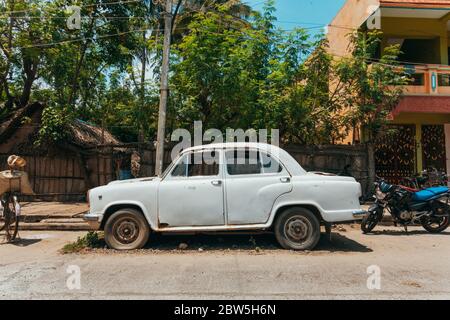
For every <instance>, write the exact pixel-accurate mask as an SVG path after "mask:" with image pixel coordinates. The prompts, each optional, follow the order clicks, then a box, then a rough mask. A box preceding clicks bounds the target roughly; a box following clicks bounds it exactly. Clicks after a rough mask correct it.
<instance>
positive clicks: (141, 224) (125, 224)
mask: <svg viewBox="0 0 450 320" xmlns="http://www.w3.org/2000/svg"><path fill="white" fill-rule="evenodd" d="M104 231H105V241H106V244H107V245H108V247H109V248H111V249H116V250H135V249H141V248H142V247H144V246H145V244H146V243H147V241H148V238H149V236H150V227H149V225H148V223H147V220H146V219H145V217H144V216H143V215H142V213H141V212H139V211H137V210H134V209H121V210H118V211H117V212H115V213H113V214H112V215H111V216H110V217H109V219H108V220H107V221H106V224H105V228H104Z"/></svg>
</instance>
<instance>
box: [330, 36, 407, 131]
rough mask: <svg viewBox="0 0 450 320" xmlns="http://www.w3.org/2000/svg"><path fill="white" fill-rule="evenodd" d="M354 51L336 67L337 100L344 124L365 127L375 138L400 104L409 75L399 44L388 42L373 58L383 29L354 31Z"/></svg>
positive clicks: (352, 126) (335, 102)
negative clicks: (404, 68)
mask: <svg viewBox="0 0 450 320" xmlns="http://www.w3.org/2000/svg"><path fill="white" fill-rule="evenodd" d="M350 36H351V45H352V48H353V54H352V56H351V57H349V58H344V59H341V60H340V61H339V63H338V64H337V66H336V68H335V79H336V81H338V82H339V83H338V84H336V86H335V88H334V90H335V91H334V95H335V96H336V97H337V98H336V100H335V101H332V103H334V104H338V105H340V106H342V107H343V108H345V110H346V113H345V115H344V116H343V120H344V123H343V125H345V126H347V128H349V129H350V128H354V127H357V126H360V127H363V128H365V129H366V133H367V135H368V136H367V137H366V138H367V139H366V140H372V139H373V138H375V137H376V136H377V135H378V133H379V131H380V129H381V128H382V127H383V126H384V125H385V124H386V121H387V116H388V114H389V112H390V111H392V109H393V108H394V107H395V106H396V105H397V103H398V101H399V98H400V96H401V94H402V93H403V86H404V85H406V84H408V82H409V78H408V77H407V75H406V73H405V72H404V71H403V69H402V68H401V67H400V66H399V64H398V62H397V57H398V55H399V54H400V47H399V46H398V45H393V46H388V47H386V48H384V50H383V52H381V57H380V59H374V58H373V57H374V56H375V55H376V52H377V50H379V46H380V41H381V33H380V32H379V31H371V32H368V33H361V32H360V33H354V34H351V35H350Z"/></svg>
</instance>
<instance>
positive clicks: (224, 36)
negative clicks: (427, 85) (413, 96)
mask: <svg viewBox="0 0 450 320" xmlns="http://www.w3.org/2000/svg"><path fill="white" fill-rule="evenodd" d="M77 3H78V4H80V5H81V6H82V12H81V13H82V17H83V19H82V26H81V30H72V31H69V30H67V27H66V19H67V17H68V16H69V13H68V12H66V10H65V4H66V1H64V0H55V1H46V0H9V1H6V2H1V3H0V12H5V14H0V57H1V58H0V119H1V118H3V117H6V116H7V115H8V114H9V113H10V112H11V111H14V109H16V108H18V107H21V106H24V105H26V104H28V103H29V102H32V101H41V102H43V103H45V104H46V105H47V108H46V110H45V112H44V113H43V123H42V127H41V128H40V131H39V138H38V141H37V143H43V142H47V141H58V140H61V139H63V138H64V132H65V128H66V127H67V125H68V123H69V122H70V121H73V120H74V119H76V118H79V119H82V120H87V121H89V122H91V123H95V124H97V125H99V126H102V127H105V128H107V129H109V130H110V131H112V133H113V134H115V135H117V137H118V138H119V139H120V140H122V141H124V142H129V141H138V140H139V141H144V140H145V141H152V140H154V139H155V137H156V126H157V119H158V103H159V69H160V62H161V44H162V27H163V14H162V13H163V11H164V8H163V5H162V2H160V1H151V0H145V1H139V2H136V3H126V2H124V3H116V4H108V3H107V2H99V1H96V0H86V1H82V2H81V1H79V2H77V1H75V2H74V3H73V4H77ZM173 13H174V22H173V34H172V40H173V45H172V55H171V74H170V75H171V77H170V78H171V83H170V87H171V92H170V99H169V106H168V119H167V126H168V130H167V132H168V134H170V132H171V131H172V130H174V129H176V128H187V129H192V127H193V122H194V121H196V120H202V121H203V127H204V128H205V129H207V128H217V129H220V130H222V132H224V131H225V129H227V128H234V129H236V128H242V129H248V128H254V129H262V128H266V129H275V128H277V129H279V130H280V137H281V139H282V142H284V143H302V144H324V143H335V142H337V141H339V140H340V139H342V137H343V136H345V134H346V132H347V131H348V130H352V129H353V128H355V127H359V126H363V127H366V128H368V129H367V132H368V136H369V138H370V137H372V136H374V135H376V134H377V132H378V131H379V130H380V128H381V127H382V126H383V124H384V122H385V120H386V116H387V114H388V112H389V111H390V110H391V108H392V107H393V106H394V105H395V104H396V102H397V101H398V98H399V96H400V94H401V86H394V87H393V86H392V85H402V84H405V83H406V81H407V78H406V77H405V76H404V75H403V72H402V71H401V69H400V68H398V69H397V68H395V67H392V66H396V65H397V63H396V57H397V55H398V53H399V48H398V47H388V48H386V49H385V51H384V53H383V54H382V55H381V58H380V59H379V60H377V61H374V60H372V58H373V57H374V54H375V53H376V50H378V47H379V43H380V40H379V39H380V34H377V33H369V34H365V33H356V34H352V35H351V36H352V48H353V55H352V56H351V57H347V58H339V57H333V56H331V55H330V54H329V53H328V52H329V51H328V43H327V41H326V40H325V39H324V38H323V36H318V37H311V35H310V34H309V33H308V32H307V31H306V30H305V29H301V28H297V29H294V30H292V31H286V30H281V29H279V28H277V27H276V18H275V8H274V1H273V0H268V1H266V4H265V6H264V8H263V10H262V11H261V12H255V11H252V10H251V8H250V7H249V6H247V5H245V4H244V3H243V2H241V1H239V0H184V1H181V0H176V1H174V12H173ZM374 62H376V63H374ZM1 106H3V107H1Z"/></svg>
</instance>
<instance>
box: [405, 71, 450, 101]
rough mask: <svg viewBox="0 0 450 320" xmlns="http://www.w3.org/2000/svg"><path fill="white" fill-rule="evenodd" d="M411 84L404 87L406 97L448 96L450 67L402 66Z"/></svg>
mask: <svg viewBox="0 0 450 320" xmlns="http://www.w3.org/2000/svg"><path fill="white" fill-rule="evenodd" d="M404 68H405V71H406V72H407V73H408V74H410V77H411V78H412V82H411V83H410V84H409V85H407V86H405V94H406V95H424V94H425V95H428V94H430V95H450V66H444V65H414V66H410V65H408V66H404Z"/></svg>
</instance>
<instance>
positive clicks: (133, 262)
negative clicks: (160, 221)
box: [0, 226, 450, 299]
mask: <svg viewBox="0 0 450 320" xmlns="http://www.w3.org/2000/svg"><path fill="white" fill-rule="evenodd" d="M345 229H346V230H345V231H344V230H341V231H338V230H335V233H333V239H332V241H331V242H330V241H329V240H328V239H327V238H326V236H325V235H323V236H322V239H321V241H320V243H319V247H318V249H317V250H316V251H313V252H303V253H298V252H290V251H284V250H282V249H279V248H278V246H277V244H276V242H275V240H274V238H273V236H272V235H254V236H249V235H233V236H229V235H226V236H225V235H214V236H157V237H153V238H152V239H151V242H150V244H149V247H148V248H147V249H145V250H141V251H139V252H133V253H117V252H114V251H110V250H97V251H94V252H87V253H80V254H65V255H63V254H61V253H60V252H59V249H60V248H61V247H62V246H63V245H64V244H65V243H67V242H70V241H73V240H75V239H76V238H77V237H78V236H80V235H83V234H85V233H81V232H22V233H21V238H22V240H21V241H19V242H18V243H16V244H2V245H0V299H16V298H20V299H29V298H31V299H103V298H106V299H112V298H121V299H204V298H208V299H248V298H254V299H363V298H364V299H366V298H367V299H382V298H383V299H384V298H387V299H398V298H405V299H429V298H434V299H450V276H449V271H450V232H446V233H443V234H440V235H431V234H428V233H426V232H425V231H422V230H421V229H420V228H415V229H413V230H412V232H411V233H410V234H409V235H406V234H405V233H404V232H403V231H402V229H400V228H394V227H392V228H387V227H378V232H377V233H376V234H374V235H362V234H361V232H360V231H359V230H358V229H357V228H356V227H355V228H352V227H350V226H345ZM0 238H1V237H0ZM179 243H187V244H188V249H187V250H178V249H177V248H178V245H179ZM69 266H71V267H70V268H69V271H71V272H73V273H71V274H69V273H68V267H69ZM73 266H75V267H73ZM369 266H376V267H375V269H370V271H371V272H373V271H374V270H378V269H376V268H379V271H380V278H379V279H380V282H377V278H373V273H371V274H368V273H367V268H368V267H369ZM78 268H79V269H78ZM371 268H374V267H371ZM78 270H79V271H80V277H79V280H80V281H79V282H78V281H77V279H78V278H77V277H76V275H77V274H78ZM375 272H376V271H375ZM371 275H372V277H371V278H370V279H371V280H373V279H375V282H373V281H369V282H370V283H371V284H375V287H376V286H377V284H378V283H379V284H380V289H376V288H375V289H374V288H371V289H369V288H368V286H367V280H368V277H369V276H371ZM68 280H69V281H68ZM68 283H69V286H68V285H67V284H68ZM78 284H79V285H80V286H79V289H78V288H77V285H78Z"/></svg>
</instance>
